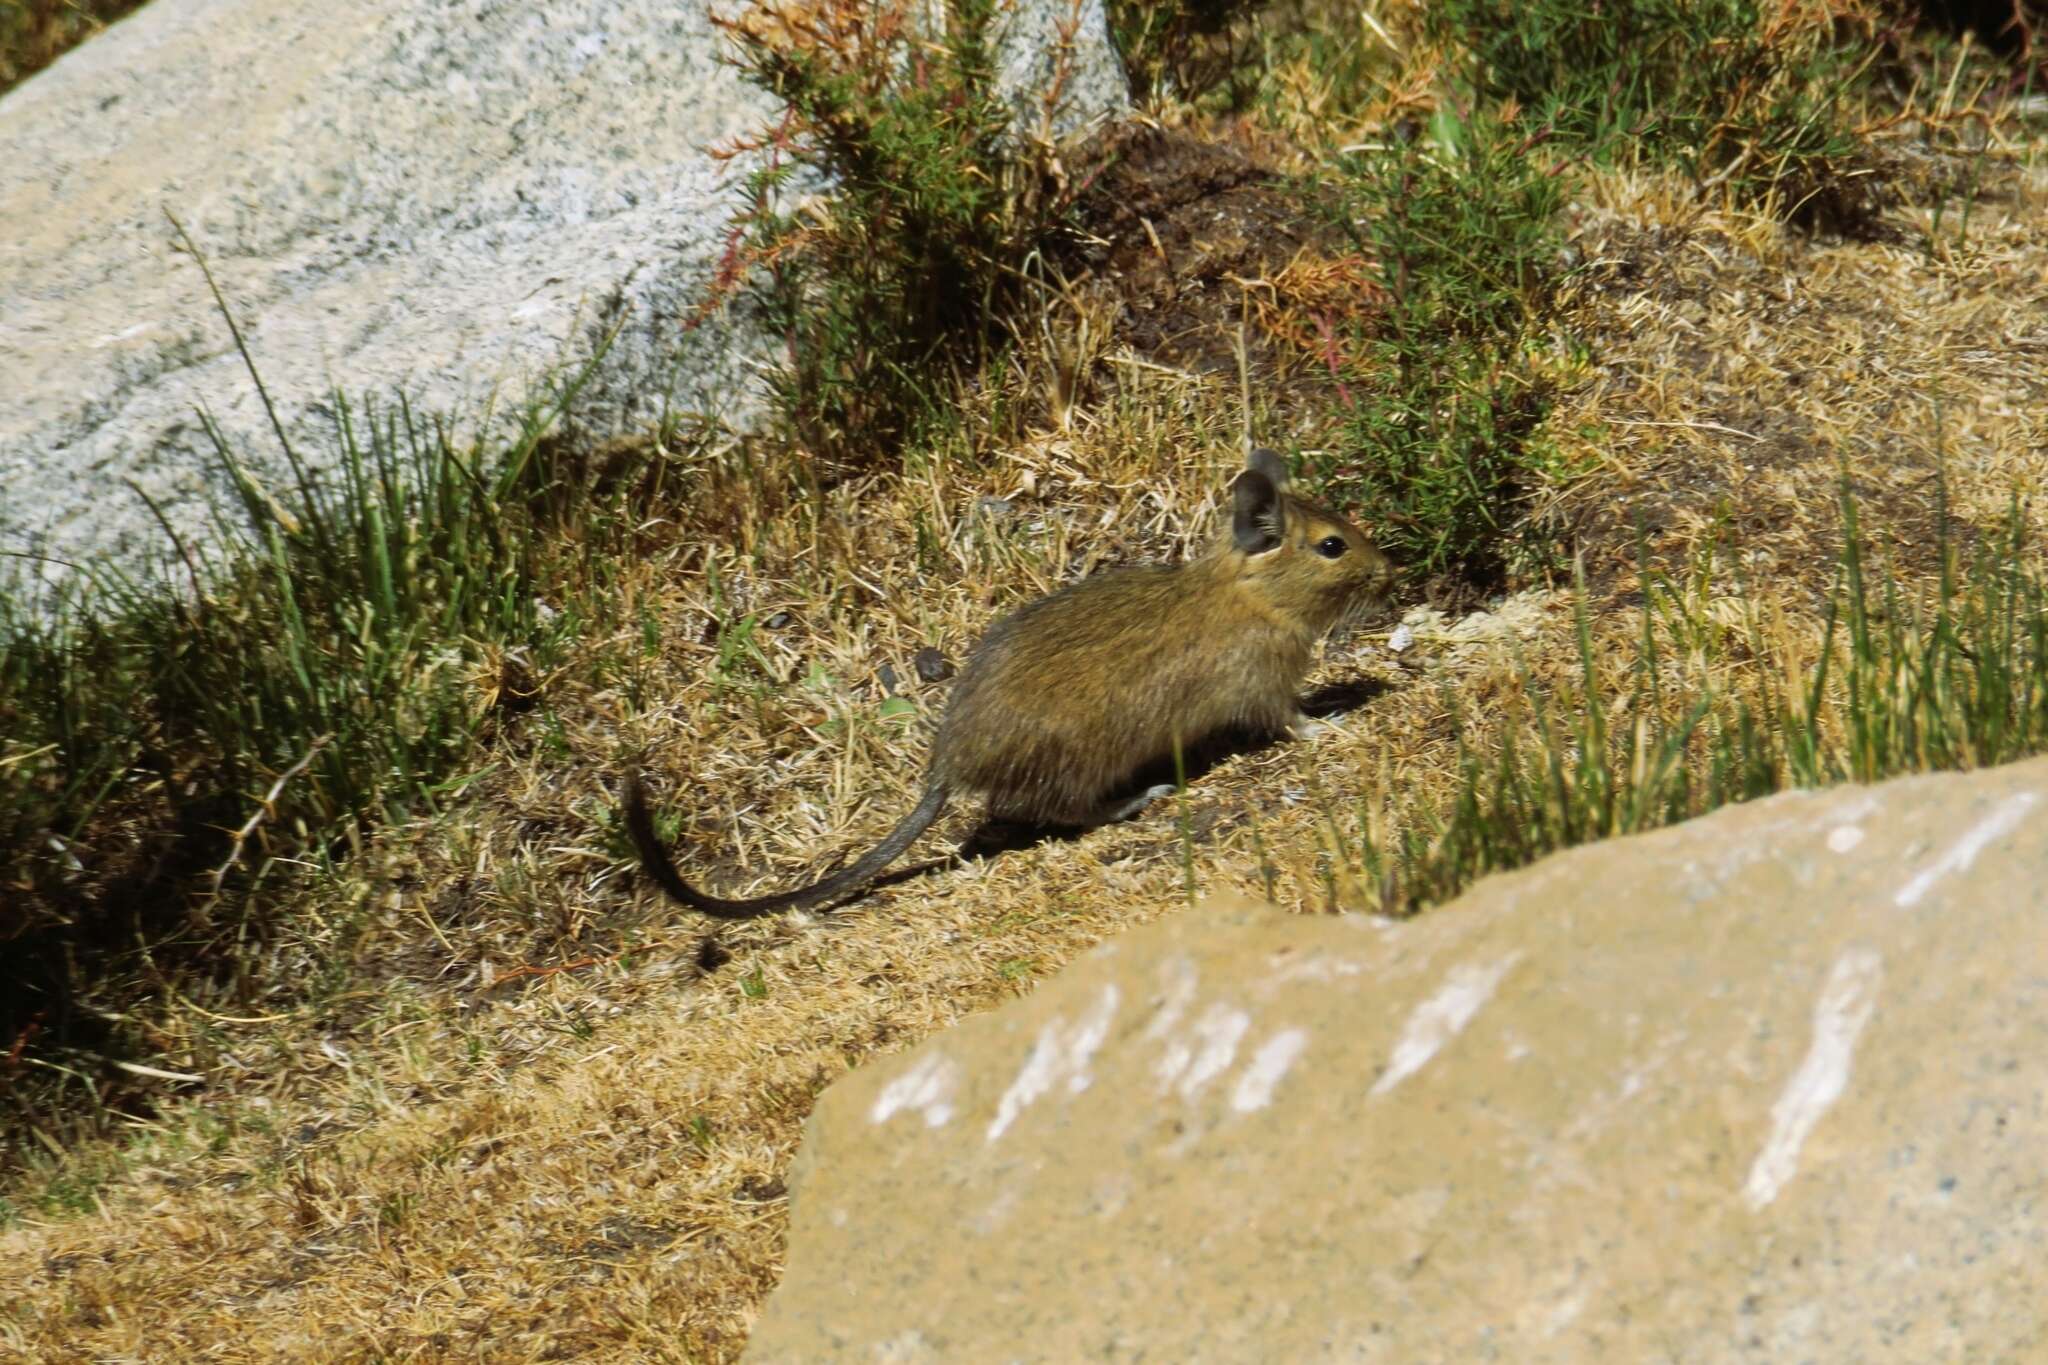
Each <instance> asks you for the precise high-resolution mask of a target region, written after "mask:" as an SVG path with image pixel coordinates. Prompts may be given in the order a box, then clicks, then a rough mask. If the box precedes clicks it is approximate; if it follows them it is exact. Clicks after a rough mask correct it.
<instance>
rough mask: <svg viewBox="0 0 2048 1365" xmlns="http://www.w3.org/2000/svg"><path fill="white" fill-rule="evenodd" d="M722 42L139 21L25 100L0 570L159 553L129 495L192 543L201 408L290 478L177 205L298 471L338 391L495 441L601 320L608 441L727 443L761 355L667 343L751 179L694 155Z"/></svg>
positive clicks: (638, 6)
mask: <svg viewBox="0 0 2048 1365" xmlns="http://www.w3.org/2000/svg"><path fill="white" fill-rule="evenodd" d="M1070 8H1071V6H1069V5H1067V4H1061V3H1057V2H1056V0H1018V10H1017V12H1016V13H1015V14H1013V15H1011V16H1009V17H1008V18H1007V20H1006V28H1005V34H1006V38H1005V43H1006V46H1005V47H1004V49H1003V52H1004V54H1005V55H1004V62H1003V65H1004V69H1005V71H1007V72H1011V73H1013V76H1014V79H1016V80H1018V81H1022V80H1024V79H1025V78H1026V73H1028V72H1029V71H1031V70H1033V69H1034V61H1035V60H1036V58H1034V57H1033V56H1032V55H1031V54H1030V53H1028V52H1027V51H1025V50H1024V45H1028V44H1030V43H1033V42H1038V43H1042V42H1044V41H1045V35H1046V34H1047V33H1048V32H1049V31H1050V22H1051V21H1050V20H1048V19H1046V18H1045V17H1044V16H1045V15H1046V14H1050V13H1051V12H1052V11H1054V10H1057V11H1059V12H1060V13H1062V14H1064V13H1066V12H1067V11H1068V10H1069V9H1070ZM1083 18H1084V19H1086V20H1087V21H1088V22H1084V23H1083V24H1082V25H1081V26H1080V28H1079V29H1078V30H1077V33H1078V42H1079V44H1080V47H1081V49H1082V51H1083V53H1084V54H1091V55H1087V56H1086V59H1085V60H1079V61H1077V67H1078V68H1079V69H1080V70H1081V71H1083V72H1085V73H1094V74H1093V75H1092V76H1091V79H1090V81H1088V82H1085V83H1084V82H1079V81H1072V82H1069V83H1068V84H1067V86H1066V87H1064V98H1063V99H1062V101H1061V102H1060V105H1059V108H1058V110H1057V111H1056V117H1054V118H1053V120H1052V122H1053V124H1054V125H1055V126H1056V127H1059V128H1062V129H1067V128H1073V127H1076V126H1079V125H1080V124H1082V123H1085V122H1087V121H1088V120H1090V119H1093V118H1096V117H1100V116H1103V115H1105V114H1109V113H1114V112H1117V111H1119V110H1121V109H1122V108H1123V107H1124V103H1125V98H1126V97H1125V95H1124V92H1123V91H1122V89H1121V87H1120V86H1117V85H1114V84H1113V83H1111V82H1110V81H1108V80H1107V79H1106V77H1104V76H1103V74H1102V73H1103V72H1104V71H1107V72H1109V73H1112V74H1113V73H1114V70H1115V58H1114V56H1113V55H1111V54H1107V53H1106V52H1100V51H1093V49H1097V48H1100V47H1101V46H1102V45H1103V44H1104V43H1105V42H1106V37H1105V30H1104V26H1103V24H1102V21H1101V7H1100V0H1089V3H1088V4H1087V5H1086V6H1084V13H1083ZM720 41H721V40H720V39H719V38H718V37H717V36H716V34H715V33H714V31H713V30H712V28H711V27H710V25H709V23H708V20H707V5H706V4H705V3H704V0H686V2H685V3H680V4H676V3H651V2H650V0H560V2H559V3H554V4H550V5H547V6H543V7H538V8H536V7H535V6H532V5H521V4H509V3H504V0H470V2H469V3H464V4H437V5H413V4H406V3H402V0H335V2H334V3H330V4H322V5H304V4H297V3H291V0H155V2H154V3H152V4H151V5H149V6H147V7H146V8H144V9H143V10H141V11H140V12H138V13H137V14H136V15H135V16H134V17H132V18H130V19H128V20H126V21H124V22H122V23H120V24H118V25H116V26H115V27H114V28H113V29H112V30H111V31H110V32H108V33H106V34H105V35H103V36H101V37H99V38H96V39H94V40H93V41H92V42H89V43H87V44H85V45H84V46H82V47H80V48H79V49H77V50H76V51H74V52H72V53H70V54H68V55H67V56H66V57H65V58H64V59H63V60H61V61H59V62H58V63H57V64H56V65H55V66H54V67H52V68H50V69H49V70H48V71H46V72H44V73H42V74H40V75H38V76H36V77H35V78H33V79H31V80H29V81H28V82H26V83H24V84H23V85H21V86H20V87H18V88H16V89H15V90H13V91H11V92H9V93H8V94H7V96H6V97H5V98H4V99H0V224H5V232H4V233H0V375H5V376H6V378H5V381H4V383H0V549H16V550H23V549H25V550H33V551H36V552H38V553H43V554H48V555H53V556H59V557H61V558H64V559H69V560H78V559H87V558H99V557H102V556H105V555H108V554H110V553H111V554H113V555H114V556H115V557H117V558H119V559H123V560H125V561H127V562H130V563H132V562H134V561H135V560H136V559H137V558H138V557H139V556H141V555H143V554H145V553H147V554H152V555H153V554H155V553H157V552H159V551H160V549H161V547H162V543H163V542H162V537H161V534H160V532H159V531H158V529H157V528H156V526H155V524H154V522H153V521H152V519H151V518H150V515H149V513H148V511H147V509H146V507H145V506H144V504H143V502H142V500H141V499H140V498H139V497H137V496H135V495H134V494H133V493H132V492H131V491H130V490H129V489H128V487H127V486H126V484H127V482H128V481H132V482H133V483H134V484H135V485H137V486H138V487H140V488H142V489H143V490H145V491H147V492H148V493H149V494H150V495H151V496H152V497H154V498H156V499H157V500H158V501H159V502H160V503H162V504H164V505H165V507H166V508H167V510H168V511H169V512H170V514H171V516H172V519H173V520H174V522H176V523H177V524H178V525H179V526H180V527H181V528H182V529H184V530H186V531H190V532H195V533H196V532H203V530H204V528H205V526H206V522H207V517H206V513H205V510H204V508H205V500H206V494H207V490H208V489H209V487H212V488H214V489H216V490H218V488H219V487H220V481H219V475H218V472H217V471H216V469H215V467H214V466H215V460H214V457H213V455H212V453H211V446H210V445H209V443H208V442H207V440H206V439H205V437H204V435H203V432H202V430H201V427H200V423H199V421H198V420H197V418H196V417H195V415H194V414H195V410H196V409H197V408H198V407H199V406H200V405H202V404H203V405H204V406H205V407H206V408H207V409H208V410H210V411H211V413H212V414H213V416H214V417H215V418H216V419H217V420H218V421H219V423H220V425H221V426H222V428H223V429H224V430H225V431H226V432H227V433H228V435H229V437H230V438H231V440H232V442H233V443H234V445H235V447H236V448H237V450H238V451H239V452H241V453H242V455H243V456H244V457H245V458H246V459H248V460H249V461H250V462H251V463H252V464H253V465H254V466H255V467H256V469H257V470H258V472H259V475H261V476H262V477H265V478H267V479H276V478H278V477H279V476H280V473H281V469H282V461H281V458H280V452H279V451H278V448H277V442H276V440H275V438H274V437H273V436H272V435H271V433H270V429H269V424H268V422H267V420H266V419H265V417H264V414H263V411H262V408H261V405H260V404H259V402H258V400H257V395H256V393H255V391H254V389H253V387H252V386H251V384H250V382H249V379H248V377H247V375H246V374H245V373H244V372H243V368H242V364H241V361H240V360H239V358H238V357H237V356H236V355H235V352H234V350H233V347H232V344H231V342H230V338H229V334H228V331H227V328H226V326H225V325H224V323H223V321H222V319H221V317H220V316H219V314H218V312H217V311H216V310H215V308H214V305H213V303H212V301H211V299H210V297H209V296H208V293H207V291H206V288H205V284H204V281H203V280H202V279H201V276H200V272H199V270H198V269H197V267H196V265H195V264H194V262H193V261H192V259H191V258H190V257H189V256H187V255H185V254H183V253H182V252H179V251H176V250H174V249H173V242H174V235H173V233H172V230H171V228H170V226H169V224H168V222H167V221H166V218H165V210H167V209H168V210H170V211H172V212H174V213H176V214H177V215H178V216H179V218H180V219H181V220H182V221H183V222H184V224H185V226H186V227H187V228H188V229H189V230H190V232H191V235H192V237H193V239H194V240H195V241H196V243H197V244H198V246H199V248H200V250H201V251H202V252H204V253H205V254H206V256H207V258H208V260H209V262H210V264H211V265H212V268H213V270H214V273H215V275H216V277H217V278H218V279H219V281H220V284H221V287H222V289H223V290H224V291H225V293H226V294H227V297H228V300H229V303H230V305H231V306H232V308H233V309H234V311H235V314H236V316H237V318H238V320H239V321H240V323H241V325H242V327H243V329H244V332H245V334H246V335H247V337H248V340H249V343H250V347H251V349H252V351H253V352H254V355H255V359H256V362H257V365H258V367H259V368H260V370H261V372H262V374H263V378H264V380H265V382H266V384H267V385H268V386H269V388H270V391H271V393H272V395H273V397H274V398H275V399H276V400H277V402H278V406H279V409H280V413H281V416H282V418H283V421H284V424H285V427H286V429H287V430H288V431H289V432H290V433H291V435H292V438H293V440H294V442H295V444H296V445H297V446H298V448H299V449H300V450H301V452H302V453H303V454H305V455H307V456H308V457H309V458H311V459H313V460H315V461H323V460H327V459H331V457H332V453H333V451H334V449H335V442H334V441H333V439H332V430H333V414H332V411H331V407H332V405H331V395H332V393H333V391H334V390H335V388H336V387H339V388H341V389H342V390H344V391H345V392H346V393H347V394H348V395H349V397H350V399H351V401H355V400H358V399H359V398H361V397H362V396H365V395H367V396H368V397H370V398H372V399H374V400H382V401H385V402H387V403H388V402H389V401H390V400H391V399H392V398H393V397H394V396H395V395H396V394H398V393H399V392H401V391H402V392H405V393H407V394H408V395H409V396H410V397H411V398H412V399H413V401H414V402H415V404H416V406H417V407H419V408H420V409H422V410H424V411H426V412H445V413H449V414H452V415H454V416H456V417H458V418H460V419H462V420H463V421H464V422H465V423H467V424H468V425H469V429H471V430H474V429H476V426H477V424H480V423H482V424H491V425H494V426H495V428H497V429H499V430H501V431H502V429H503V428H504V427H505V425H506V424H507V423H508V422H509V421H510V420H511V419H512V418H513V417H515V416H516V415H517V414H518V413H519V411H520V409H521V408H522V406H523V404H524V403H525V401H526V399H527V398H528V396H529V395H532V394H534V393H536V392H543V391H544V389H545V385H546V384H547V383H549V382H550V381H551V379H553V380H559V379H562V378H565V377H567V376H568V375H570V374H572V373H575V372H577V371H579V370H580V368H581V367H582V365H583V364H584V362H585V361H587V360H588V359H589V357H590V356H591V354H592V349H593V341H594V339H595V338H597V337H598V336H600V335H602V334H604V333H605V332H607V331H608V330H609V329H610V328H611V327H612V326H614V325H615V324H617V325H619V326H620V327H621V330H620V332H619V335H618V336H617V339H616V340H615V342H614V343H613V345H612V346H611V348H610V350H609V352H608V353H606V355H605V356H604V358H603V360H602V362H601V363H600V364H599V365H597V366H596V368H595V369H594V371H593V373H592V374H591V376H590V379H589V383H588V386H587V388H586V389H585V390H584V392H583V395H582V398H581V401H580V403H579V405H578V408H577V410H576V413H575V416H576V419H577V420H578V421H579V422H581V423H582V424H584V425H585V426H586V427H587V428H589V429H590V430H591V431H592V433H593V434H594V435H597V436H600V437H601V436H605V435H609V434H611V433H612V432H613V431H616V430H619V429H623V428H628V427H640V426H645V425H646V424H648V423H650V422H651V421H653V420H655V418H656V417H657V416H658V414H659V413H660V412H661V411H662V409H663V408H664V406H665V405H667V406H670V407H672V408H675V409H680V410H683V411H699V412H703V413H706V414H709V415H711V416H714V417H716V418H718V419H720V420H724V421H728V422H732V423H735V424H744V422H745V420H746V419H747V417H748V416H749V414H750V413H751V412H753V411H754V410H755V409H756V407H757V404H758V389H757V388H756V387H755V386H754V385H752V384H751V383H750V378H751V376H753V375H754V374H755V373H756V372H757V369H756V367H757V365H758V363H759V361H760V360H761V359H762V357H763V356H765V355H766V354H768V353H769V351H768V346H767V343H766V342H765V340H764V339H763V338H762V337H761V336H760V335H759V333H758V332H757V331H755V330H754V329H753V328H751V327H750V326H749V324H748V322H747V320H746V319H745V318H744V317H735V316H727V317H719V318H715V319H713V320H711V322H710V323H709V324H707V325H705V326H703V327H701V328H699V329H697V330H694V331H691V330H688V329H687V328H686V326H685V324H686V321H687V320H688V319H689V318H690V317H691V316H692V315H693V313H694V311H695V310H696V308H697V305H698V302H699V300H700V298H701V295H702V289H703V286H704V284H705V282H706V280H707V279H708V278H709V276H710V272H711V271H712V269H713V268H714V266H715V265H716V262H717V260H718V258H719V256H720V254H721V252H722V251H723V250H724V247H725V242H726V232H727V226H728V223H729V220H730V217H731V214H732V213H733V211H734V209H735V208H736V207H737V196H736V191H737V190H738V188H739V185H740V180H741V176H742V174H743V172H744V170H745V165H744V164H743V163H740V164H722V163H720V162H717V161H715V160H714V159H713V158H711V157H710V156H708V155H707V154H706V151H705V149H706V148H707V147H709V146H712V145H715V144H718V143H721V142H725V141H728V140H730V139H731V138H733V137H734V136H736V135H739V134H743V133H745V132H748V131H750V130H753V129H755V128H757V127H759V126H760V125H761V124H762V122H763V120H764V118H765V117H766V116H767V115H768V114H770V113H771V112H772V111H771V110H770V108H769V105H768V101H767V100H766V97H765V96H763V95H761V94H760V93H759V92H758V91H756V90H754V89H752V88H751V87H749V86H747V85H745V84H744V82H742V81H741V79H740V78H739V76H738V74H737V73H736V72H735V71H733V70H732V69H731V68H730V67H728V66H726V65H724V64H723V63H721V62H720V61H719V60H718V53H719V50H720V48H719V43H720ZM1039 55H1040V56H1043V54H1042V53H1041V54H1039ZM1105 64H1106V66H1105ZM1014 98H1016V99H1017V100H1018V101H1019V104H1020V107H1023V105H1024V104H1027V103H1029V100H1028V99H1027V97H1026V95H1025V93H1024V87H1022V86H1021V85H1020V86H1018V87H1017V93H1016V94H1015V96H1014Z"/></svg>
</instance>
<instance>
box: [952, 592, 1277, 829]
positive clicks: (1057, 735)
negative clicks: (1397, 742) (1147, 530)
mask: <svg viewBox="0 0 2048 1365" xmlns="http://www.w3.org/2000/svg"><path fill="white" fill-rule="evenodd" d="M1218 567H1219V563H1218V561H1217V560H1215V559H1207V560H1197V561H1195V562H1193V563H1191V564H1187V565H1183V566H1179V567H1153V568H1138V569H1119V570H1112V571H1110V572H1107V573H1102V574H1097V575H1095V576H1094V577H1091V578H1087V579H1084V580H1082V581H1081V582H1079V583H1076V584H1074V585H1072V586H1071V587H1068V588H1065V589H1062V590H1061V591H1059V592H1056V593H1053V594H1052V595H1051V596H1048V597H1042V598H1040V599H1038V600H1037V601H1035V602H1031V603H1028V604H1027V605H1025V606H1023V607H1021V608H1019V609H1018V610H1017V611H1015V612H1013V613H1011V614H1010V615H1009V616H1006V617H1004V618H1003V619H1001V620H999V621H997V622H996V623H995V624H994V625H993V626H991V627H990V628H989V632H988V634H987V635H986V636H985V637H983V639H982V642H981V644H980V645H979V646H978V647H977V648H976V649H975V651H974V654H973V655H972V657H971V658H970V659H969V660H968V663H967V666H966V668H965V669H963V670H962V672H961V676H960V680H959V681H958V682H957V683H955V684H954V690H953V696H952V699H951V701H950V702H949V704H948V706H947V709H946V716H945V720H944V721H943V722H942V724H941V726H940V730H939V738H938V742H937V744H936V746H935V747H934V750H933V769H934V774H933V775H934V778H935V780H939V781H943V782H945V783H946V784H948V785H949V786H951V787H953V788H955V789H959V790H978V791H983V792H987V793H988V794H989V795H990V797H991V802H992V804H993V805H995V806H997V807H998V808H1000V810H1001V813H1002V814H1004V815H1005V816H1007V817H1009V818H1013V819H1024V820H1035V821H1042V822H1046V823H1062V822H1067V821H1074V820H1078V819H1079V818H1080V817H1081V816H1082V815H1084V814H1085V813H1086V812H1087V811H1089V810H1091V809H1093V808H1094V807H1095V806H1096V805H1097V804H1098V803H1099V802H1100V800H1101V799H1102V798H1103V797H1104V796H1106V795H1108V794H1109V793H1111V792H1113V791H1115V790H1116V789H1117V788H1118V787H1119V786H1120V785H1121V784H1122V783H1124V782H1126V781H1127V780H1129V779H1130V778H1131V777H1132V776H1133V775H1134V774H1135V773H1136V772H1137V771H1138V769H1139V768H1141V767H1143V766H1144V765H1145V764H1147V763H1149V762H1151V761H1153V760H1155V759H1159V758H1162V757H1164V756H1166V755H1169V754H1171V753H1172V752H1173V746H1174V744H1175V743H1176V741H1178V742H1179V743H1181V744H1183V745H1186V744H1192V743H1193V742H1195V741H1196V740H1198V739H1200V738H1201V737H1202V736H1204V735H1206V734H1211V733H1214V732H1215V731H1217V730H1220V729H1223V728H1225V727H1228V726H1234V725H1242V726H1246V727H1248V728H1254V729H1271V728H1277V727H1279V726H1282V725H1285V724H1286V723H1287V722H1288V720H1290V719H1291V718H1292V716H1293V714H1294V704H1295V698H1294V687H1295V685H1296V684H1297V683H1298V682H1299V681H1300V678H1301V675H1302V674H1303V673H1304V672H1305V671H1306V669H1307V666H1308V660H1309V655H1310V649H1311V646H1312V645H1313V642H1314V637H1313V635H1312V634H1309V633H1307V632H1304V631H1301V630H1298V629H1293V628H1288V627H1285V626H1283V625H1282V624H1281V623H1279V622H1277V621H1276V620H1274V619H1273V618H1272V617H1271V615H1270V614H1269V613H1267V612H1265V611H1263V610H1259V609H1256V604H1255V603H1253V602H1252V601H1251V600H1250V599H1249V598H1247V597H1246V596H1245V595H1244V594H1243V593H1242V592H1240V591H1238V590H1236V588H1235V585H1234V584H1232V583H1231V582H1230V580H1229V579H1228V578H1227V577H1225V576H1223V575H1221V574H1219V573H1218V572H1217V569H1218Z"/></svg>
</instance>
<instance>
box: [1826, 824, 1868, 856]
mask: <svg viewBox="0 0 2048 1365" xmlns="http://www.w3.org/2000/svg"><path fill="white" fill-rule="evenodd" d="M1862 842H1863V827H1862V826H1861V825H1836V826H1835V827H1834V828H1833V829H1831V830H1829V831H1828V852H1830V853H1852V852H1854V851H1855V849H1856V846H1857V845H1858V844H1860V843H1862Z"/></svg>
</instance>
